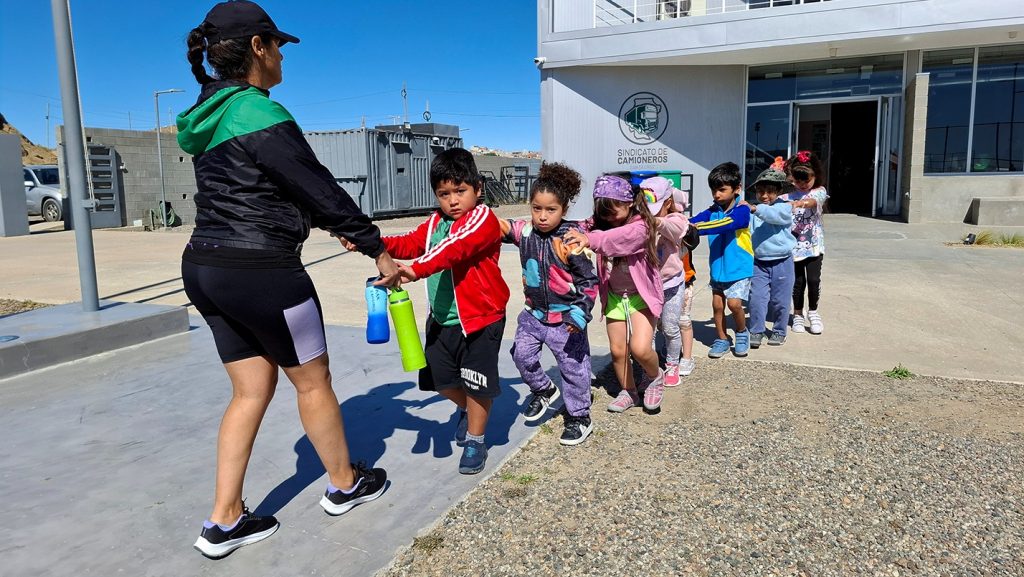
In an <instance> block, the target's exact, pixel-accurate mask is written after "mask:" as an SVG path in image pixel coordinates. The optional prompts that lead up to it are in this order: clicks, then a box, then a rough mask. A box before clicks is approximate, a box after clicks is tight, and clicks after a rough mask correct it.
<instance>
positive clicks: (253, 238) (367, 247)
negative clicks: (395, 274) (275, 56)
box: [178, 81, 384, 257]
mask: <svg viewBox="0 0 1024 577" xmlns="http://www.w3.org/2000/svg"><path fill="white" fill-rule="evenodd" d="M178 144H180V145H181V148H182V150H184V151H185V152H187V153H189V154H191V155H193V159H192V162H193V165H194V166H195V171H196V185H197V186H198V191H197V192H196V195H195V203H196V228H195V231H194V232H193V233H192V240H193V241H200V242H208V243H212V244H216V245H219V246H230V247H236V248H246V249H261V250H280V251H287V252H296V253H297V252H299V251H300V250H301V247H302V243H303V241H305V240H306V238H307V237H308V236H309V230H310V227H311V226H315V227H317V228H322V229H324V230H327V231H330V232H331V233H334V234H336V235H338V236H341V237H343V238H345V239H348V240H349V241H351V242H352V243H354V244H355V245H356V246H357V247H358V248H359V251H360V252H362V253H363V254H366V255H369V256H371V257H376V256H377V255H379V254H380V253H381V252H383V251H384V244H383V243H381V240H380V230H379V229H378V228H377V227H376V226H375V225H374V224H373V223H372V222H370V219H369V217H367V216H366V215H365V214H363V213H362V211H360V210H359V206H358V205H356V203H355V202H353V200H352V198H351V197H349V195H348V194H347V193H346V192H345V191H344V190H342V188H341V187H340V186H338V184H337V183H336V182H335V180H334V177H333V176H332V175H331V173H330V171H328V170H327V168H326V167H324V166H323V165H322V164H320V162H319V161H318V160H317V158H316V155H315V154H313V149H312V148H310V146H309V143H308V142H306V139H305V138H304V137H303V136H302V132H301V131H300V130H299V126H298V124H296V123H295V119H294V118H292V115H291V114H289V113H288V111H287V110H285V109H284V107H283V106H281V105H280V104H278V103H276V102H274V101H273V100H271V99H270V95H269V93H268V92H267V91H265V90H261V89H259V88H256V87H254V86H251V85H249V84H247V83H245V82H237V81H217V82H211V83H209V84H206V85H204V86H203V90H202V93H201V94H200V95H199V101H198V102H197V103H196V105H195V106H193V107H192V108H190V109H189V110H187V111H185V112H183V113H182V114H180V115H179V116H178Z"/></svg>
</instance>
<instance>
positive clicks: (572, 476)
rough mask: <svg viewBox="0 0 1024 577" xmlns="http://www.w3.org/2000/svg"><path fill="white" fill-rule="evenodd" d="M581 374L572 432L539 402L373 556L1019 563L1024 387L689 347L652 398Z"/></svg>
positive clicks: (752, 571)
mask: <svg viewBox="0 0 1024 577" xmlns="http://www.w3.org/2000/svg"><path fill="white" fill-rule="evenodd" d="M607 378H608V375H607V371H604V372H603V374H599V382H600V381H605V382H606V381H607ZM595 392H596V393H597V396H596V401H595V411H594V415H593V416H594V421H595V427H596V429H595V433H594V434H593V435H592V436H591V438H590V439H589V440H588V441H587V442H586V443H584V444H583V445H580V446H578V447H575V448H566V447H562V446H560V445H559V444H558V440H557V437H558V434H559V433H560V432H561V417H558V416H555V417H553V418H552V419H551V420H550V421H549V422H548V423H547V424H546V426H541V427H540V430H539V432H538V434H537V435H536V436H535V437H534V438H533V439H532V440H531V441H530V443H529V444H528V445H527V446H526V447H525V448H524V449H523V450H522V452H520V453H519V454H517V455H516V456H515V457H513V458H512V459H511V460H510V461H509V462H508V463H506V464H505V466H504V467H502V468H501V469H500V470H498V471H497V472H496V474H495V475H494V476H492V477H491V478H490V479H488V480H486V481H485V482H483V483H482V484H481V485H480V487H479V488H478V489H477V490H476V491H474V492H473V493H472V494H471V495H470V496H469V497H468V498H467V499H466V501H464V502H463V503H461V504H459V505H457V506H456V507H455V508H453V509H452V510H451V511H450V512H449V514H448V515H447V517H446V518H445V519H443V520H442V521H441V522H440V523H439V525H438V526H437V527H434V528H432V529H430V530H428V531H426V532H425V533H423V534H422V535H421V536H420V537H419V538H417V540H416V541H415V542H414V543H413V544H412V545H411V546H410V547H409V548H408V549H406V550H405V551H403V552H402V553H400V554H399V556H398V557H397V558H396V560H395V562H394V564H393V565H392V567H390V568H389V569H388V570H386V571H384V572H382V574H383V575H387V576H400V575H401V576H406V575H416V576H420V575H443V576H445V577H450V576H455V575H458V576H462V575H467V576H470V575H479V576H504V575H510V576H511V575H515V576H520V575H558V576H574V575H659V576H660V575H689V574H693V575H743V576H747V575H806V576H810V575H815V576H817V575H891V576H898V575H950V576H954V575H956V576H959V575H1024V488H1022V476H1021V472H1020V467H1021V463H1024V446H1022V443H1021V440H1022V437H1021V432H1022V429H1024V422H1022V420H1021V416H1022V414H1024V388H1022V387H1021V386H1020V385H1014V384H1006V383H992V382H975V381H958V380H950V379H940V378H932V377H915V378H912V379H909V380H902V381H900V380H893V379H890V378H887V377H884V376H882V375H879V374H874V373H865V372H854V371H843V370H832V369H821V368H812V367H803V366H793V365H784V364H779V363H765V362H756V361H738V360H729V359H723V360H722V361H718V362H715V361H710V360H707V359H700V360H698V367H697V371H696V372H695V373H694V375H692V376H691V377H689V378H687V379H685V380H684V381H683V385H682V386H680V387H679V388H677V389H669V390H668V392H667V395H666V400H665V404H664V406H663V409H662V411H661V413H660V414H657V415H648V414H645V413H643V412H642V411H640V410H638V409H634V410H631V411H629V412H627V413H625V414H623V415H612V414H610V413H607V412H606V411H605V410H604V406H605V404H606V403H607V402H608V400H610V397H608V394H607V393H606V392H605V390H603V389H595Z"/></svg>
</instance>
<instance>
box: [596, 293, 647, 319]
mask: <svg viewBox="0 0 1024 577" xmlns="http://www.w3.org/2000/svg"><path fill="white" fill-rule="evenodd" d="M646 309H647V303H645V302H644V299H642V298H640V295H632V296H631V297H629V312H630V313H631V314H632V313H634V312H636V311H642V310H646ZM604 316H605V318H608V319H611V320H613V321H624V320H626V301H625V299H623V298H622V297H621V296H619V295H616V294H610V295H608V306H607V307H605V309H604Z"/></svg>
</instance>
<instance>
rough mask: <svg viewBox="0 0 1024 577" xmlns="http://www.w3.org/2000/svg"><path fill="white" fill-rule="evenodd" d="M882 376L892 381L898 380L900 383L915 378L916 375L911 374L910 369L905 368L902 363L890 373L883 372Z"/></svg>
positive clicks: (890, 370)
mask: <svg viewBox="0 0 1024 577" xmlns="http://www.w3.org/2000/svg"><path fill="white" fill-rule="evenodd" d="M882 374H883V375H885V376H887V377H889V378H890V379H896V380H898V381H902V380H905V379H912V378H914V373H912V372H910V369H908V368H907V367H904V366H903V364H902V363H898V364H897V365H896V366H895V367H893V368H891V369H889V370H888V371H883V372H882Z"/></svg>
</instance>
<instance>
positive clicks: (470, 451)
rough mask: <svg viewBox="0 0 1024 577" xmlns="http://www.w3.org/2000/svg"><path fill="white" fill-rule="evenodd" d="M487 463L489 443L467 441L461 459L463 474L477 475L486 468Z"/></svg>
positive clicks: (460, 466) (460, 469)
mask: <svg viewBox="0 0 1024 577" xmlns="http://www.w3.org/2000/svg"><path fill="white" fill-rule="evenodd" d="M486 464H487V445H485V444H483V443H481V442H480V441H466V444H465V446H464V448H463V449H462V458H461V459H459V472H460V473H462V474H463V475H476V474H477V473H479V472H480V471H483V470H484V465H486Z"/></svg>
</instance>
